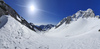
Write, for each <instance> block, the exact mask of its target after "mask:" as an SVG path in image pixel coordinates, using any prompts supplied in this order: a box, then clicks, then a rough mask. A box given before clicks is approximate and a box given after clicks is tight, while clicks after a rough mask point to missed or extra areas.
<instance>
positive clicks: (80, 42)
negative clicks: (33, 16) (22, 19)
mask: <svg viewBox="0 0 100 49" xmlns="http://www.w3.org/2000/svg"><path fill="white" fill-rule="evenodd" d="M99 29H100V19H98V18H88V19H85V18H84V19H83V18H79V19H78V20H77V21H73V22H71V24H69V25H65V24H63V25H61V26H60V27H59V28H57V29H55V28H52V29H51V30H50V31H49V32H47V33H45V34H43V35H39V34H37V33H36V32H34V31H32V30H30V29H28V28H27V27H26V26H24V25H22V24H20V23H19V22H18V21H16V20H15V19H14V18H12V17H11V16H10V15H4V16H2V17H1V18H0V49H100V31H98V30H99Z"/></svg>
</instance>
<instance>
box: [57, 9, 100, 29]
mask: <svg viewBox="0 0 100 49" xmlns="http://www.w3.org/2000/svg"><path fill="white" fill-rule="evenodd" d="M80 17H82V18H89V17H90V18H94V17H97V18H99V17H100V16H95V14H94V12H93V10H92V9H91V8H88V9H87V10H86V11H82V10H79V11H78V12H76V13H75V14H73V15H72V16H67V17H66V18H64V19H63V20H61V21H60V22H59V23H58V24H57V26H56V28H57V27H59V26H60V25H62V24H63V23H66V24H70V21H76V20H78V19H79V18H80Z"/></svg>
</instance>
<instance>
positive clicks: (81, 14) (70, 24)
mask: <svg viewBox="0 0 100 49" xmlns="http://www.w3.org/2000/svg"><path fill="white" fill-rule="evenodd" d="M99 17H100V16H95V14H94V12H93V10H92V9H90V8H89V9H87V10H86V11H81V10H80V11H78V12H77V13H75V14H74V15H72V16H68V17H66V18H64V19H63V20H61V22H59V23H58V24H57V25H56V27H54V28H52V29H51V30H50V31H49V32H48V33H46V35H49V36H57V37H72V36H77V35H82V34H84V33H86V32H89V31H93V30H95V29H97V30H95V31H98V30H99V29H100V28H99V24H100V19H99ZM58 31H59V32H58Z"/></svg>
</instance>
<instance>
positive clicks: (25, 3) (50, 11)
mask: <svg viewBox="0 0 100 49" xmlns="http://www.w3.org/2000/svg"><path fill="white" fill-rule="evenodd" d="M4 1H5V2H6V3H7V4H8V5H10V6H11V7H12V8H13V9H15V11H17V13H18V14H19V15H20V16H22V17H23V18H25V19H26V20H27V21H28V22H32V23H34V24H38V25H40V24H57V23H58V22H59V21H61V20H62V19H63V18H65V17H67V16H70V15H72V14H74V13H76V12H77V11H79V10H86V9H88V8H91V9H92V10H93V11H94V13H95V14H96V15H100V0H4ZM31 5H33V6H34V8H35V9H34V10H33V11H32V10H30V6H31Z"/></svg>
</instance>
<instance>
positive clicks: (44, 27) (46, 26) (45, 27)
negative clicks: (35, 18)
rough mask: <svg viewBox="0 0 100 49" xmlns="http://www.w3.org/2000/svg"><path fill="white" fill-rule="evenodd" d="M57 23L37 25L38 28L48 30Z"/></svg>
mask: <svg viewBox="0 0 100 49" xmlns="http://www.w3.org/2000/svg"><path fill="white" fill-rule="evenodd" d="M54 26H55V25H52V24H47V25H39V26H37V27H38V28H41V29H42V31H47V30H50V29H51V28H52V27H54Z"/></svg>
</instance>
